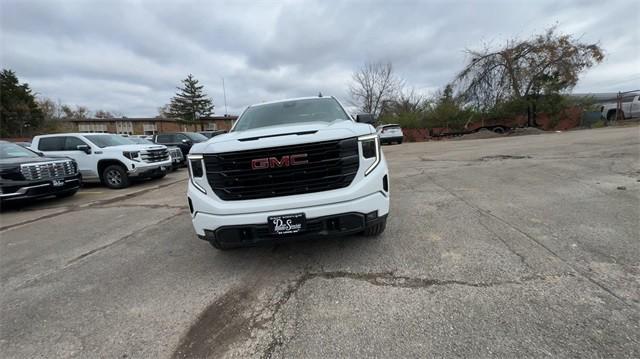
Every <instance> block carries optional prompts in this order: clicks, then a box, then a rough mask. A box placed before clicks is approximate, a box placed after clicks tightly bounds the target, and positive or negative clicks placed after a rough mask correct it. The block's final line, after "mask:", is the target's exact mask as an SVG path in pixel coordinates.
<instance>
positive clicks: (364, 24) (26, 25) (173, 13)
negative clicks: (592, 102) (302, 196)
mask: <svg viewBox="0 0 640 359" xmlns="http://www.w3.org/2000/svg"><path fill="white" fill-rule="evenodd" d="M0 4H1V5H0V6H1V7H0V14H1V15H0V16H1V19H0V20H1V21H0V29H1V36H2V38H1V44H2V48H1V49H0V50H1V63H2V67H3V68H9V69H12V70H14V71H15V72H16V73H17V75H18V76H19V78H20V80H21V81H26V82H28V83H29V84H30V85H31V87H32V88H33V89H34V90H35V91H36V92H37V93H38V94H39V95H40V96H44V97H49V98H52V99H55V100H59V101H61V102H62V103H68V104H74V105H85V106H88V107H89V108H90V109H91V110H94V111H95V110H97V109H104V110H111V111H118V112H120V113H122V114H124V115H127V116H129V117H132V116H155V115H156V114H157V108H158V107H159V106H162V105H163V104H166V103H168V102H169V100H170V98H171V96H172V95H173V94H174V93H175V87H176V86H177V85H178V84H179V82H180V80H181V79H183V78H185V77H186V75H187V74H189V73H192V74H193V75H194V76H195V77H196V78H197V79H199V80H200V81H201V83H202V84H204V85H205V91H206V92H207V93H208V94H209V95H210V96H211V97H212V98H213V100H214V104H215V105H216V109H215V112H216V114H224V112H225V110H224V100H223V93H222V78H223V77H224V79H225V84H226V89H227V91H226V92H227V105H228V112H229V113H233V114H237V113H239V112H240V111H242V109H243V108H244V107H246V106H247V105H249V104H252V103H256V102H261V101H268V100H274V99H280V98H287V97H298V96H310V95H316V94H317V93H318V92H319V91H322V93H323V94H326V95H334V96H337V97H339V98H340V99H342V100H344V101H345V102H346V101H347V100H348V97H347V85H348V83H349V81H350V78H351V73H352V72H353V71H354V70H356V69H358V68H359V67H360V66H361V65H362V64H363V63H364V62H365V61H385V62H386V61H391V62H392V63H393V64H394V66H395V69H396V70H397V73H398V74H399V75H401V76H402V77H403V78H405V79H406V81H407V83H408V84H409V85H411V86H414V87H415V88H416V89H418V90H420V91H424V92H430V91H433V90H435V89H438V88H440V87H442V86H443V85H444V84H446V83H447V82H448V81H450V80H451V79H452V78H453V76H454V75H455V74H456V72H457V71H459V70H460V69H461V67H462V66H463V64H464V61H465V55H464V53H463V50H464V49H465V48H477V47H480V46H481V45H482V44H483V43H491V44H496V45H498V44H500V43H501V42H503V40H504V39H506V38H511V37H520V38H526V37H529V36H531V35H532V34H534V33H539V32H542V31H543V30H544V29H545V28H547V27H548V26H550V25H553V24H555V23H557V24H558V25H559V28H560V30H561V31H563V32H568V33H573V34H576V35H577V36H580V37H581V38H582V40H584V41H586V42H598V41H599V42H600V43H601V45H602V46H603V48H604V49H605V51H606V55H607V57H606V59H605V62H604V63H603V64H601V65H599V66H597V67H595V68H593V69H591V70H590V71H588V72H587V73H586V74H584V75H583V77H582V79H581V80H580V82H579V84H578V86H577V87H576V89H575V92H611V91H618V90H625V89H637V88H640V30H639V29H640V3H639V2H638V1H637V0H633V1H632V0H629V1H624V0H623V1H610V0H608V1H603V0H595V1H561V0H551V1H543V0H535V1H486V0H482V1H477V0H476V1H404V0H403V1H390V0H387V1H345V2H338V1H329V0H324V1H257V0H254V1H246V2H245V1H221V2H218V3H214V1H164V0H162V1H116V0H99V1H76V0H68V1H62V0H58V1H54V0H47V1H31V0H0Z"/></svg>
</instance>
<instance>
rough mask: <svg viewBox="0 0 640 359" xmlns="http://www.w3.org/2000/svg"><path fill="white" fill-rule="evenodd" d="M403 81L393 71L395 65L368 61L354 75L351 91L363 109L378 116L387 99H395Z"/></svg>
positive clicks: (355, 101)
mask: <svg viewBox="0 0 640 359" xmlns="http://www.w3.org/2000/svg"><path fill="white" fill-rule="evenodd" d="M402 86H403V81H402V80H401V79H399V78H398V77H397V76H396V75H395V74H394V73H393V65H392V64H391V63H390V62H387V63H380V62H378V63H366V64H365V65H364V66H363V67H362V68H361V69H360V70H358V71H357V72H355V73H354V74H353V76H352V83H351V84H350V85H349V92H350V94H351V98H352V100H353V101H354V103H355V104H356V105H357V106H358V107H359V108H360V110H361V111H364V112H368V113H371V114H373V115H374V116H376V117H377V116H378V115H379V114H380V112H381V111H382V108H383V107H384V104H385V103H386V102H387V101H391V100H394V99H395V97H396V95H397V93H398V91H400V90H401V89H402Z"/></svg>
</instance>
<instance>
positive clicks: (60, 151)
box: [31, 133, 172, 189]
mask: <svg viewBox="0 0 640 359" xmlns="http://www.w3.org/2000/svg"><path fill="white" fill-rule="evenodd" d="M31 148H32V149H33V150H35V151H39V152H41V153H43V154H46V155H49V156H63V157H69V158H73V159H74V160H75V161H76V162H77V164H78V170H79V171H80V173H81V174H82V182H102V183H103V184H104V185H105V186H107V187H109V188H113V189H120V188H125V187H127V186H129V183H130V180H131V179H132V178H162V177H164V176H165V175H166V174H167V171H168V170H169V169H170V168H171V165H172V161H171V156H170V155H169V152H168V150H167V147H166V146H163V145H157V144H154V143H152V144H148V145H144V144H135V143H133V142H132V141H130V140H128V139H126V138H125V137H122V136H119V135H112V134H108V133H56V134H53V135H41V136H35V137H34V138H33V141H32V142H31Z"/></svg>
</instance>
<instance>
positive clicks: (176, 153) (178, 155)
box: [169, 148, 184, 160]
mask: <svg viewBox="0 0 640 359" xmlns="http://www.w3.org/2000/svg"><path fill="white" fill-rule="evenodd" d="M169 153H170V154H171V157H172V158H177V159H179V160H182V159H184V156H182V150H180V149H179V148H169Z"/></svg>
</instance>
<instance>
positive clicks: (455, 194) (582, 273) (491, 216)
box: [425, 175, 634, 308]
mask: <svg viewBox="0 0 640 359" xmlns="http://www.w3.org/2000/svg"><path fill="white" fill-rule="evenodd" d="M425 177H426V178H427V179H429V180H430V181H431V183H433V184H435V185H436V186H438V187H440V188H442V189H443V190H444V191H445V192H447V193H448V194H450V195H451V196H453V197H455V198H456V199H458V200H459V201H461V202H462V203H464V204H466V205H467V206H469V207H470V208H473V209H475V210H476V211H477V212H478V213H480V214H482V215H484V216H486V217H489V218H492V219H494V220H496V221H498V222H500V223H502V224H504V225H506V226H508V227H509V228H511V229H513V230H514V231H516V232H518V233H520V234H521V235H522V236H524V237H525V238H527V239H529V240H530V241H532V242H534V243H535V244H537V245H538V246H539V247H541V248H543V249H544V250H546V251H547V252H549V254H551V255H552V256H554V257H555V258H557V259H558V260H560V261H561V262H562V263H564V264H565V265H567V266H568V267H569V268H571V269H572V270H574V271H575V272H576V273H578V274H580V276H581V277H582V278H584V279H586V280H588V281H589V282H591V283H592V284H594V285H595V286H597V287H599V288H600V289H602V290H603V291H605V292H606V293H608V294H609V295H611V296H612V297H613V298H615V299H617V300H618V301H620V302H621V303H622V304H623V305H625V306H627V307H629V308H634V306H633V305H632V304H630V303H628V302H627V301H626V300H625V299H624V298H622V297H620V296H619V295H617V294H616V293H614V292H613V291H612V290H611V289H609V288H607V287H606V286H604V285H603V284H601V283H600V282H598V281H597V280H595V279H593V278H592V277H590V276H589V275H588V274H586V273H584V272H583V271H580V270H579V268H576V266H574V265H572V264H571V263H569V262H568V261H567V260H565V259H564V258H562V256H560V255H559V254H558V253H556V252H555V251H554V250H552V249H551V248H549V247H548V246H546V245H545V244H544V243H542V242H541V241H540V240H538V239H536V238H535V237H533V236H531V235H530V234H528V233H527V232H525V231H523V230H522V229H520V228H519V227H518V226H516V225H514V224H512V223H510V222H509V221H507V220H505V219H503V218H501V217H498V216H496V215H495V214H493V213H491V211H488V210H486V209H484V208H481V207H479V206H477V205H475V204H473V203H471V202H469V201H468V200H466V199H464V198H463V197H462V196H460V195H458V194H457V193H455V192H454V191H452V190H450V189H449V188H447V187H446V186H443V185H441V184H439V183H438V182H436V181H435V180H434V179H433V177H431V176H428V175H426V176H425Z"/></svg>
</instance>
